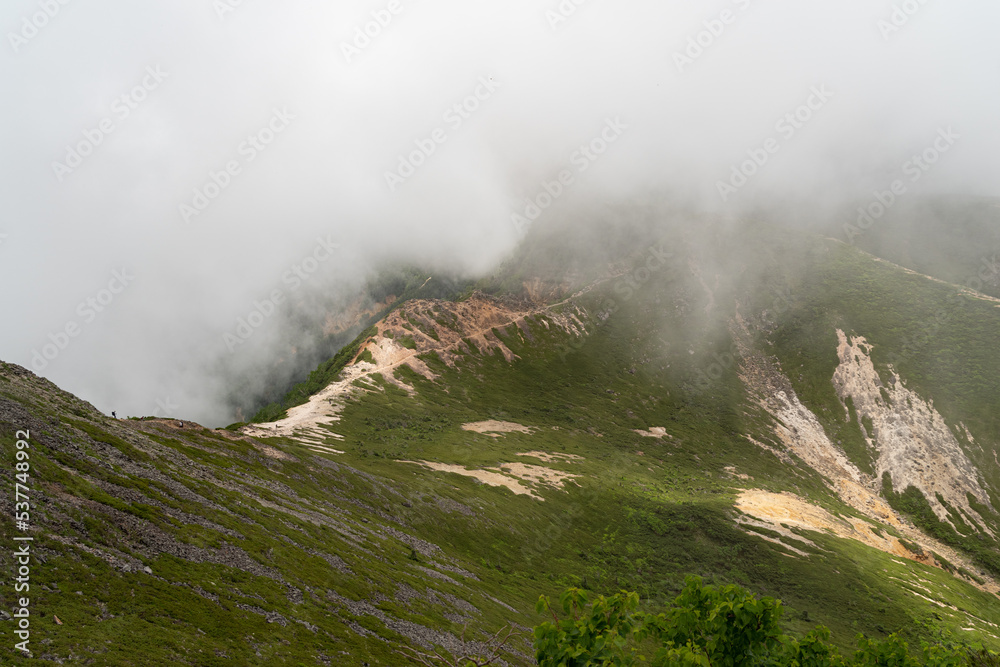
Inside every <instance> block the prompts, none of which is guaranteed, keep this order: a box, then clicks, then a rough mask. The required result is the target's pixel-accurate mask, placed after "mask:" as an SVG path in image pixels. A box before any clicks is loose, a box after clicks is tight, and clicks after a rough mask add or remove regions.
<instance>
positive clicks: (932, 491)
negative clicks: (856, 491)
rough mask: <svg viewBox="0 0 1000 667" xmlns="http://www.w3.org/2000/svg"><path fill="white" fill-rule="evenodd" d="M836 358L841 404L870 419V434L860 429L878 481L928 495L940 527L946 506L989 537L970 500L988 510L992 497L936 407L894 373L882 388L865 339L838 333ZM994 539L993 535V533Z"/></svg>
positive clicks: (945, 514) (948, 518) (945, 517)
mask: <svg viewBox="0 0 1000 667" xmlns="http://www.w3.org/2000/svg"><path fill="white" fill-rule="evenodd" d="M837 336H838V338H839V345H838V347H837V353H838V355H839V357H840V365H839V366H838V367H837V370H836V371H835V372H834V374H833V385H834V387H835V388H836V390H837V395H838V396H840V400H841V401H844V402H845V408H844V409H845V410H847V407H846V401H847V399H848V398H850V399H851V401H853V403H854V407H855V409H856V410H857V413H858V418H859V419H864V418H866V417H867V418H868V419H871V426H872V428H871V431H872V432H871V433H868V432H867V429H865V428H864V426H862V429H863V430H864V431H865V436H866V438H867V439H868V444H869V446H872V447H874V448H875V451H877V452H878V459H877V461H876V471H877V474H878V477H879V478H881V476H882V474H883V473H885V472H888V473H889V475H890V476H891V477H892V485H893V487H894V488H895V489H896V490H897V491H902V490H903V489H905V488H907V487H909V486H914V487H916V488H917V489H919V490H920V491H921V493H923V494H924V496H925V497H926V498H927V501H928V502H929V503H930V505H931V508H932V509H933V510H934V513H935V514H936V515H937V516H938V518H939V519H941V520H942V521H947V522H948V523H949V524H951V523H953V522H952V520H951V518H950V517H949V515H948V511H947V510H946V509H945V506H944V505H943V504H942V503H941V502H940V501H939V500H938V495H940V496H941V497H942V498H943V499H944V500H945V502H947V503H948V504H949V505H951V506H952V507H953V508H955V509H957V510H959V511H960V512H961V513H963V514H965V515H966V517H963V518H964V519H965V520H966V522H967V523H968V522H969V519H970V518H971V519H972V520H973V521H974V522H975V523H976V524H978V525H974V526H973V527H974V528H979V529H980V530H985V531H987V532H990V531H989V528H988V527H986V524H985V523H984V522H983V520H982V517H980V516H979V514H978V513H977V512H976V511H975V510H974V509H972V507H970V505H969V501H968V499H967V494H971V495H972V496H973V497H975V498H976V500H977V501H978V502H979V503H981V504H983V505H986V506H989V505H990V501H989V496H988V495H987V493H986V491H984V490H983V488H982V486H980V484H979V481H978V479H977V476H976V469H975V466H973V465H972V462H971V461H969V459H968V457H967V456H966V455H965V452H964V451H962V447H961V445H960V444H959V442H958V440H957V439H956V437H955V435H954V433H952V431H951V429H950V428H948V425H947V424H946V423H945V421H944V418H943V417H942V416H941V415H940V413H938V412H937V410H935V409H934V406H933V405H932V404H930V403H929V402H927V401H924V400H923V399H922V398H921V397H920V396H919V395H917V394H916V393H915V392H913V391H911V390H909V389H907V388H906V387H905V386H904V385H903V381H902V380H901V378H900V377H899V375H898V374H897V373H896V372H895V371H894V370H892V369H891V368H890V369H889V371H890V372H891V373H892V377H891V378H890V380H889V381H888V382H885V383H884V382H882V379H881V378H880V377H879V374H878V372H877V371H876V370H875V365H874V364H873V363H872V360H871V356H870V355H871V350H872V346H871V345H870V344H869V343H867V342H866V341H865V339H864V338H863V337H860V336H851V337H850V338H849V337H848V336H847V335H846V334H845V333H844V332H843V331H840V330H838V331H837ZM991 534H992V533H991Z"/></svg>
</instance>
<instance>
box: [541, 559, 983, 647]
mask: <svg viewBox="0 0 1000 667" xmlns="http://www.w3.org/2000/svg"><path fill="white" fill-rule="evenodd" d="M588 603H589V606H588ZM559 604H560V607H561V608H562V611H563V615H564V617H563V618H560V617H559V616H558V614H557V613H556V612H555V611H554V610H553V609H552V606H551V604H550V602H549V600H548V599H547V598H546V597H545V596H542V597H541V598H540V599H539V601H538V611H539V613H545V612H548V613H551V614H552V619H553V620H552V621H551V622H545V623H542V624H541V625H539V626H537V627H536V628H535V653H536V658H537V660H538V664H539V665H540V667H592V666H593V667H596V666H600V667H632V666H634V665H640V664H641V665H646V664H649V665H652V667H663V666H666V665H691V666H701V667H716V666H718V667H735V666H737V665H739V666H744V665H746V666H749V665H775V666H788V667H827V666H830V667H834V666H836V667H841V666H843V667H847V666H857V667H876V666H879V667H883V666H884V667H920V666H923V665H927V666H930V667H957V666H959V665H993V664H998V661H997V655H996V654H995V653H993V652H991V651H985V650H982V649H978V650H976V651H972V650H970V649H969V648H967V647H962V646H957V645H954V644H950V643H938V644H928V643H926V642H925V643H923V644H922V646H921V649H922V650H921V657H920V658H916V657H914V656H912V655H911V654H910V651H909V647H908V646H907V644H906V642H904V641H903V640H902V639H901V638H900V637H899V636H897V635H890V636H889V637H887V638H886V639H885V640H882V641H880V640H877V639H869V638H867V637H865V636H864V635H858V638H857V642H858V650H857V652H856V653H855V654H854V656H852V657H850V658H845V657H843V656H841V655H840V654H839V652H838V650H837V648H836V647H835V646H833V645H832V644H830V643H829V641H828V640H829V637H830V631H829V630H827V629H826V628H825V627H822V626H820V627H817V628H816V629H814V630H813V631H811V632H810V633H809V634H807V635H806V636H805V637H803V638H802V639H795V638H793V637H789V636H787V635H785V634H783V633H782V631H781V627H780V625H779V621H780V620H781V615H782V613H783V608H782V605H781V602H780V601H778V600H775V599H773V598H769V597H765V598H761V599H757V598H756V597H754V595H753V594H752V593H750V592H749V591H747V590H745V589H743V588H741V587H739V586H735V585H729V586H723V587H719V588H716V587H713V586H703V585H702V582H701V579H700V578H698V577H689V578H688V579H687V581H686V586H685V588H684V590H683V591H682V592H681V594H680V595H679V596H678V597H677V598H676V599H675V600H674V603H673V605H672V606H671V607H670V609H668V610H667V611H666V612H664V613H661V614H657V615H653V614H649V613H645V612H642V611H639V596H638V595H637V594H636V593H628V592H625V591H622V592H621V593H620V594H618V595H614V596H611V597H607V598H606V597H604V596H600V597H598V598H597V599H596V600H594V601H593V602H589V601H588V599H587V596H586V594H585V593H584V591H581V590H579V589H575V588H571V589H569V590H567V591H566V592H565V593H563V594H562V595H561V596H560V599H559ZM647 656H651V657H650V658H647Z"/></svg>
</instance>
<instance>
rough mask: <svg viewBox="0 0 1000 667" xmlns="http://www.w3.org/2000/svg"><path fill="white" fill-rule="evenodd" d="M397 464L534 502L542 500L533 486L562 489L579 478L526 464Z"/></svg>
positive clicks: (431, 462)
mask: <svg viewBox="0 0 1000 667" xmlns="http://www.w3.org/2000/svg"><path fill="white" fill-rule="evenodd" d="M399 463H412V464H414V465H420V466H424V467H425V468H430V469H431V470H436V471H438V472H450V473H454V474H456V475H463V476H465V477H472V478H473V479H478V480H479V481H480V482H482V483H484V484H489V485H490V486H499V487H505V488H507V489H510V490H511V491H512V492H513V493H515V494H517V495H519V496H530V497H532V498H534V499H535V500H545V499H544V498H542V497H541V496H540V495H538V494H537V493H535V488H536V487H538V486H547V487H549V488H553V489H562V488H563V485H564V484H565V483H566V482H568V481H572V480H573V479H575V478H577V477H580V475H573V474H570V473H567V472H562V471H561V470H553V469H551V468H545V467H543V466H535V465H529V464H526V463H501V464H500V466H499V467H497V468H481V469H469V468H466V467H465V466H460V465H452V464H448V463H435V462H433V461H399ZM521 482H528V483H529V484H530V486H525V485H524V484H522V483H521Z"/></svg>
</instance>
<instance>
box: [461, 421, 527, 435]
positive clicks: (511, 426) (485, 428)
mask: <svg viewBox="0 0 1000 667" xmlns="http://www.w3.org/2000/svg"><path fill="white" fill-rule="evenodd" d="M462 430H463V431H474V432H476V433H485V434H489V435H490V436H491V437H494V438H498V437H500V436H499V435H497V434H498V433H531V431H532V430H533V429H532V428H531V427H530V426H521V425H520V424H515V423H514V422H500V421H494V420H492V419H491V420H488V421H482V422H469V423H467V424H462Z"/></svg>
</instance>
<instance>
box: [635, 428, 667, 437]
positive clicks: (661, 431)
mask: <svg viewBox="0 0 1000 667" xmlns="http://www.w3.org/2000/svg"><path fill="white" fill-rule="evenodd" d="M633 430H634V431H635V432H636V433H638V434H639V435H641V436H642V437H644V438H656V439H658V440H662V439H663V438H672V437H674V436H672V435H670V434H669V433H667V429H665V428H663V427H662V426H650V427H649V430H648V431H640V430H638V429H633Z"/></svg>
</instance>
